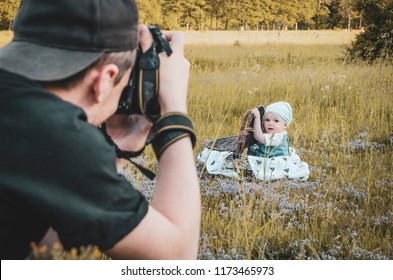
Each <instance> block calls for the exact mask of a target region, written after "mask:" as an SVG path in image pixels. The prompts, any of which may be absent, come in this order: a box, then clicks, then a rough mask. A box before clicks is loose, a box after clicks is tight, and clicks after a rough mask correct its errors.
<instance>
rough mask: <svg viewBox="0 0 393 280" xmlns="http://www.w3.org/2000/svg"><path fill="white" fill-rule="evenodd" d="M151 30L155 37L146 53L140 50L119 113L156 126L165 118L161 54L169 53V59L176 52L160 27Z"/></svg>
mask: <svg viewBox="0 0 393 280" xmlns="http://www.w3.org/2000/svg"><path fill="white" fill-rule="evenodd" d="M148 28H149V31H150V32H151V34H152V35H153V43H152V45H151V46H150V48H149V49H148V50H147V51H146V52H144V53H143V52H142V49H141V47H140V46H139V47H138V50H137V55H136V61H135V64H134V67H133V69H132V71H131V75H130V79H129V80H128V84H127V86H126V87H125V88H124V90H123V92H122V94H121V97H120V101H119V104H118V108H117V111H116V114H121V115H132V114H140V115H143V116H145V117H147V118H148V119H149V120H150V121H151V122H153V123H154V122H155V121H157V119H158V118H159V117H160V115H161V114H160V110H161V109H160V105H159V103H158V90H159V68H160V59H159V57H158V54H159V53H160V52H163V51H165V52H166V53H167V55H168V56H169V55H170V54H171V53H172V49H171V48H170V46H169V43H168V41H167V40H166V39H165V38H164V37H163V35H162V33H161V31H160V30H159V28H158V27H156V26H149V27H148Z"/></svg>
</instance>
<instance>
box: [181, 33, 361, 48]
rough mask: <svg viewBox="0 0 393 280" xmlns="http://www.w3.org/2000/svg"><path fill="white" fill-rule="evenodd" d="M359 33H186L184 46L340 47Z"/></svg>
mask: <svg viewBox="0 0 393 280" xmlns="http://www.w3.org/2000/svg"><path fill="white" fill-rule="evenodd" d="M359 32H360V31H348V30H339V31H336V30H332V31H318V30H307V31H303V30H302V31H300V30H299V31H187V32H184V35H185V42H186V44H191V45H193V44H201V45H233V44H234V43H235V42H238V43H240V44H242V45H261V44H266V43H271V44H285V43H291V44H299V45H310V44H320V45H340V44H348V43H350V42H351V41H352V40H353V39H354V38H355V36H356V35H357V34H359Z"/></svg>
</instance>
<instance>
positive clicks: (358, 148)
mask: <svg viewBox="0 0 393 280" xmlns="http://www.w3.org/2000/svg"><path fill="white" fill-rule="evenodd" d="M343 49H344V48H343V47H342V46H340V45H333V46H332V45H330V46H322V45H307V46H304V45H303V46H300V45H292V44H280V45H274V44H265V45H260V46H255V45H254V46H242V45H240V46H230V45H225V46H224V45H221V46H206V45H188V46H187V49H186V54H187V57H188V58H189V59H190V61H191V63H192V76H191V82H190V97H189V104H190V114H191V116H192V118H193V120H194V122H195V128H196V131H197V134H198V137H199V145H198V146H197V148H196V152H199V151H201V149H202V148H203V144H204V143H205V140H214V139H216V138H217V137H224V136H228V135H237V133H238V129H239V126H240V120H241V118H242V116H243V114H244V113H245V112H246V110H248V109H250V108H252V107H254V106H256V105H257V104H262V105H265V106H266V105H268V104H269V103H271V102H275V101H279V100H285V101H288V102H289V103H291V105H292V107H293V110H294V121H293V123H292V124H291V126H290V127H289V130H288V132H289V135H290V139H291V144H292V146H293V147H295V148H296V149H297V150H298V152H299V153H300V155H301V158H302V160H303V161H306V162H307V163H308V164H309V165H310V167H311V177H310V179H309V180H308V182H306V183H301V182H296V181H288V180H281V181H277V182H271V183H262V182H258V181H255V180H235V179H228V178H223V177H219V176H212V175H208V174H201V188H202V193H203V197H202V198H203V219H202V235H201V247H200V254H199V257H200V258H202V259H214V258H218V259H244V258H247V259H392V258H393V246H392V244H393V242H392V236H391V235H392V230H393V226H392V224H393V204H392V193H393V190H392V188H393V181H392V178H393V176H392V170H393V163H392V159H393V158H392V144H393V124H392V120H393V92H392V91H391V89H392V88H393V70H392V67H391V65H385V64H383V63H379V64H375V65H368V64H364V65H362V64H358V65H346V64H344V63H343V62H342V61H343V59H342V57H343ZM199 170H202V168H201V167H199Z"/></svg>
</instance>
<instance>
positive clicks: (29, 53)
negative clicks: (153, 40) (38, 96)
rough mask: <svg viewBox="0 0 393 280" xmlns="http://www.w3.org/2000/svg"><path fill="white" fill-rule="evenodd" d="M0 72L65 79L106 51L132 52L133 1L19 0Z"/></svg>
mask: <svg viewBox="0 0 393 280" xmlns="http://www.w3.org/2000/svg"><path fill="white" fill-rule="evenodd" d="M13 29H14V38H13V40H12V42H11V43H9V44H8V45H6V46H5V47H3V48H1V49H0V68H3V69H5V70H7V71H9V72H13V73H17V74H20V75H23V76H25V77H28V78H30V79H32V80H37V81H56V80H61V79H64V78H67V77H69V76H71V75H73V74H76V73H77V72H79V71H81V70H82V69H84V68H86V67H87V66H89V65H90V64H92V63H93V62H95V61H96V60H97V59H98V58H99V57H100V56H101V55H103V54H104V53H107V52H121V51H127V50H133V49H135V48H136V46H137V40H138V12H137V8H136V4H135V0H25V1H23V2H22V5H21V7H20V9H19V11H18V14H17V16H16V18H15V21H14V26H13Z"/></svg>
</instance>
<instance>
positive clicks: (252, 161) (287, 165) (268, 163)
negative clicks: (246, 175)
mask: <svg viewBox="0 0 393 280" xmlns="http://www.w3.org/2000/svg"><path fill="white" fill-rule="evenodd" d="M290 150H291V155H289V156H283V157H272V158H263V157H256V156H249V155H248V156H247V158H246V160H242V159H236V160H234V159H233V152H229V151H216V150H211V149H208V148H205V149H204V150H203V151H202V152H201V153H200V154H199V155H198V157H197V159H198V161H199V162H201V163H202V164H206V167H205V168H206V171H207V172H208V173H209V174H220V175H224V176H227V177H235V178H238V177H239V172H240V171H241V170H244V169H247V170H250V171H252V172H253V174H254V175H255V177H256V178H257V179H259V180H261V181H271V180H278V179H283V178H289V179H298V180H301V181H306V180H307V179H308V177H309V175H310V170H309V167H308V164H307V163H305V162H302V161H301V160H300V157H299V156H298V155H297V154H296V152H295V150H294V149H293V148H290Z"/></svg>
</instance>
